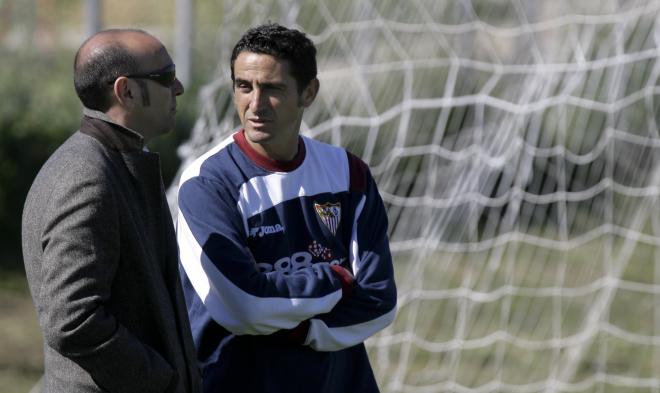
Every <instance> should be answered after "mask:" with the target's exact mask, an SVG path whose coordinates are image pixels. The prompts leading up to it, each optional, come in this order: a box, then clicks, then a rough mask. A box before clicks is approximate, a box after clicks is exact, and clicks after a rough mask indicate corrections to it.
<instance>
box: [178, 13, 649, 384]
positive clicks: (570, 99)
mask: <svg viewBox="0 0 660 393" xmlns="http://www.w3.org/2000/svg"><path fill="white" fill-rule="evenodd" d="M659 17H660V1H658V0H644V1H643V0H582V1H573V0H558V1H554V0H553V1H527V0H488V1H486V0H451V1H437V0H406V1H394V0H386V1H382V0H268V1H254V0H240V1H235V2H226V3H225V12H224V13H223V17H222V19H221V20H218V21H217V26H218V32H217V49H218V52H217V72H216V74H215V75H214V77H213V79H212V80H209V82H208V84H207V85H206V86H205V87H204V88H203V89H202V90H201V93H200V95H199V105H200V117H199V119H198V121H197V123H196V125H195V128H194V130H193V132H192V135H191V137H190V139H189V140H188V141H187V142H186V143H184V144H183V145H182V146H181V147H180V150H179V152H180V155H181V157H182V159H183V166H185V165H186V164H187V163H189V162H190V161H191V160H193V159H194V158H196V157H197V156H199V155H200V154H201V153H203V152H204V151H206V150H207V149H208V148H210V146H212V145H213V144H215V143H217V142H219V141H220V140H221V139H223V138H225V137H226V136H227V135H229V133H231V132H233V131H234V130H235V129H236V128H237V127H238V126H239V122H238V119H237V117H236V115H235V113H234V108H233V104H232V97H231V81H230V77H229V69H228V67H229V57H230V52H231V49H232V45H233V43H234V42H235V41H236V40H237V39H238V38H239V36H240V35H241V34H242V33H243V32H244V31H245V30H246V29H247V28H248V27H250V26H252V25H255V24H258V23H262V22H265V21H267V20H271V21H276V22H280V23H283V24H286V25H288V26H291V27H296V28H300V29H301V30H302V31H304V32H306V33H307V34H308V36H309V37H310V38H311V39H312V40H313V41H314V42H315V44H316V46H317V49H318V65H319V79H320V82H321V89H320V92H319V95H318V97H317V99H316V101H315V102H314V104H313V105H312V106H311V107H310V108H308V109H307V110H306V112H305V117H304V119H303V126H302V132H303V134H305V135H308V136H310V137H313V138H316V139H319V140H323V141H326V142H330V143H333V144H336V145H340V146H344V147H346V148H347V149H349V150H350V151H352V152H353V153H355V154H357V155H359V156H360V157H361V158H362V159H363V160H364V161H365V162H367V163H368V164H369V166H370V168H371V170H372V173H373V174H374V177H375V179H376V181H377V183H378V186H379V189H380V191H381V194H382V196H383V199H384V201H385V204H386V207H387V210H388V216H389V220H390V227H389V229H388V234H389V236H390V241H391V248H392V252H393V256H394V263H395V270H396V275H397V284H398V290H399V311H398V314H397V318H396V320H395V322H394V323H393V324H392V325H391V326H389V327H388V328H387V329H385V330H384V331H383V332H381V333H379V334H378V335H377V336H375V337H373V338H371V339H369V340H368V341H367V347H368V350H369V355H370V359H371V361H372V365H373V367H374V371H375V373H376V376H377V379H378V381H379V385H380V386H381V389H382V390H383V391H384V392H411V393H414V392H520V393H527V392H530V393H531V392H655V393H660V252H659V251H660V250H659V246H660V206H659V203H658V202H659V197H660V166H659V164H660V133H659V132H658V114H659V113H660V100H658V97H660V87H659V86H658V80H659V77H660V63H659V62H658V58H659V56H660V26H659V25H658V23H659V21H660V18H659ZM169 195H170V197H172V198H171V199H173V198H174V197H175V195H176V190H175V189H171V190H170V192H169Z"/></svg>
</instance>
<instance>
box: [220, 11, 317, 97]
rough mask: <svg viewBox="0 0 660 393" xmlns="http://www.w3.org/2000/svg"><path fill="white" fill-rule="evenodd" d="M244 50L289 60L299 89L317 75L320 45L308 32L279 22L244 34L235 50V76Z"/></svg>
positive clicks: (254, 28) (258, 27)
mask: <svg viewBox="0 0 660 393" xmlns="http://www.w3.org/2000/svg"><path fill="white" fill-rule="evenodd" d="M241 52H253V53H261V54H266V55H270V56H273V57H275V58H276V59H279V60H286V61H288V62H289V67H290V69H291V74H292V76H293V78H294V79H295V80H296V84H297V85H298V86H297V88H298V93H301V92H302V91H303V89H304V88H305V87H307V85H308V84H309V82H311V81H312V80H314V78H316V48H315V47H314V43H313V42H312V41H311V40H310V39H309V38H307V36H306V35H305V34H304V33H302V32H300V31H298V30H295V29H289V28H286V27H284V26H281V25H279V24H277V23H267V24H263V25H260V26H256V27H253V28H251V29H249V30H248V31H246V32H245V34H243V36H242V37H241V38H240V39H239V40H238V42H237V43H236V45H235V46H234V50H233V51H232V54H231V80H232V81H234V63H235V62H236V58H237V57H238V55H239V54H241Z"/></svg>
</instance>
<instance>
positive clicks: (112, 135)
mask: <svg viewBox="0 0 660 393" xmlns="http://www.w3.org/2000/svg"><path fill="white" fill-rule="evenodd" d="M80 132H82V133H83V134H87V135H89V136H91V137H93V138H95V139H97V140H98V141H99V142H101V143H102V144H103V145H105V146H106V147H107V148H109V149H112V150H116V151H120V152H134V151H140V150H144V149H145V146H144V138H143V137H142V135H140V134H138V133H137V132H135V131H133V130H131V129H130V128H126V127H124V126H122V125H120V124H117V123H116V122H115V121H114V120H112V119H111V118H110V117H109V116H108V115H106V114H105V113H103V112H99V111H95V110H92V109H89V108H83V118H82V123H81V126H80Z"/></svg>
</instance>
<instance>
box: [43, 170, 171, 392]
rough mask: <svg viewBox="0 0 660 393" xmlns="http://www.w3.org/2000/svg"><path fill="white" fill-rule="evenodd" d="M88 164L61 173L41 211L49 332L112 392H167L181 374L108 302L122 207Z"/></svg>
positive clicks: (53, 342)
mask: <svg viewBox="0 0 660 393" xmlns="http://www.w3.org/2000/svg"><path fill="white" fill-rule="evenodd" d="M87 164H89V165H80V167H79V168H75V170H71V171H67V173H63V174H62V177H61V178H60V179H58V181H57V182H56V184H57V185H56V186H54V187H53V188H54V189H53V190H49V191H50V193H51V194H50V196H49V197H48V198H47V201H48V202H47V205H46V208H45V209H44V211H43V212H44V213H43V221H44V226H43V231H42V232H41V233H40V234H39V235H38V236H39V239H40V242H41V244H40V245H41V247H42V264H41V275H42V277H41V278H42V279H41V286H40V288H38V296H35V302H36V303H37V304H36V306H37V310H38V314H39V321H40V324H41V327H42V329H43V332H44V338H45V341H46V344H47V345H49V346H50V347H52V348H53V349H54V350H55V351H57V352H59V353H60V354H62V355H63V356H65V357H67V358H69V359H71V360H72V361H73V362H75V363H77V364H78V365H79V366H80V367H82V368H83V369H84V370H86V371H87V372H88V373H89V374H90V375H91V377H92V378H93V379H94V381H95V382H96V383H97V384H98V385H99V386H100V387H101V388H103V389H105V390H106V391H108V392H135V393H146V392H162V391H164V390H165V389H166V388H167V386H169V385H170V384H171V383H172V382H173V380H174V379H175V378H176V376H175V375H174V371H173V368H172V367H171V366H170V365H169V364H168V362H167V361H165V360H164V359H163V357H162V356H161V355H160V354H159V353H158V352H157V351H155V350H154V349H152V348H151V347H150V346H149V345H147V344H146V343H144V342H142V341H140V340H139V339H137V338H136V337H135V336H134V335H133V334H131V332H130V331H128V330H127V329H126V328H125V327H124V326H123V325H122V324H121V322H120V321H119V320H118V319H117V318H116V317H115V315H113V313H112V312H111V310H110V309H109V308H108V307H106V303H107V301H108V299H110V296H111V293H112V290H113V288H112V283H113V278H114V276H115V272H116V270H117V268H118V263H119V260H120V256H119V247H118V245H119V242H120V241H121V239H120V234H119V233H120V232H119V214H122V212H120V211H118V209H117V205H116V203H115V200H114V199H113V198H114V197H115V196H114V195H113V193H112V192H111V190H110V189H109V188H110V186H109V184H108V181H107V179H106V178H105V177H104V176H103V175H102V173H99V172H103V170H101V169H98V168H96V169H94V168H93V167H94V165H95V164H97V163H87ZM32 213H33V214H34V212H32ZM126 307H131V305H130V304H127V305H126ZM136 375H139V376H140V377H139V378H136V377H135V376H136Z"/></svg>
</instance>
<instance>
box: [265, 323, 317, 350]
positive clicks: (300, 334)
mask: <svg viewBox="0 0 660 393" xmlns="http://www.w3.org/2000/svg"><path fill="white" fill-rule="evenodd" d="M308 332H309V320H306V321H302V322H300V323H299V324H298V326H296V327H294V328H292V329H282V330H278V331H277V332H275V333H273V334H271V337H274V338H276V339H278V340H281V341H285V342H288V343H292V344H298V345H302V344H304V343H305V339H307V333H308Z"/></svg>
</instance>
